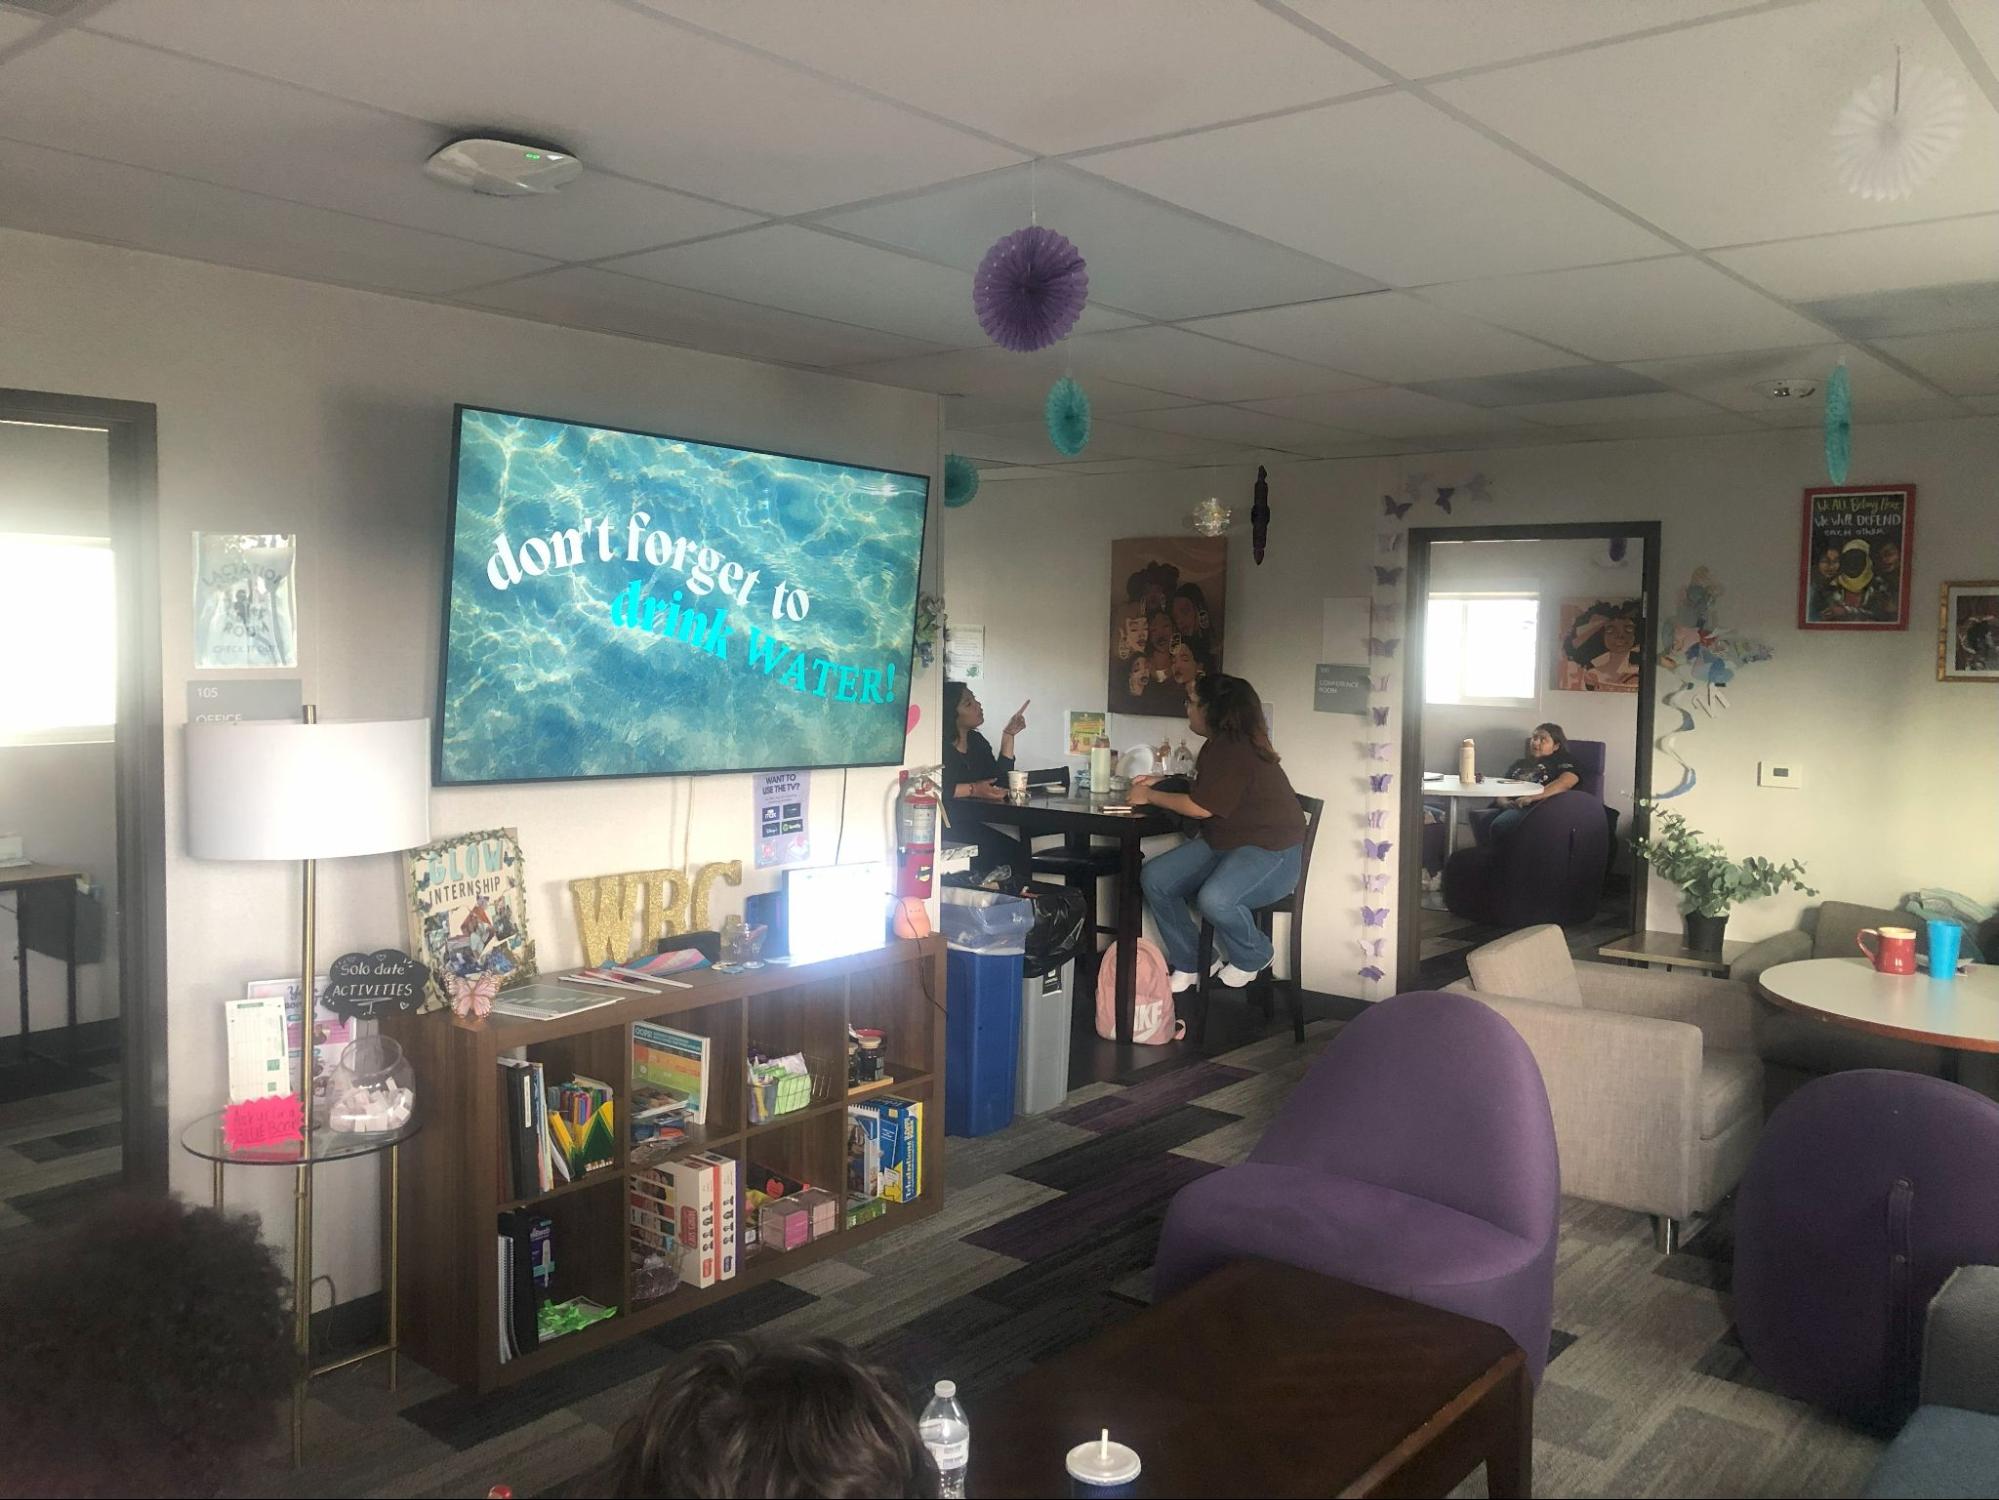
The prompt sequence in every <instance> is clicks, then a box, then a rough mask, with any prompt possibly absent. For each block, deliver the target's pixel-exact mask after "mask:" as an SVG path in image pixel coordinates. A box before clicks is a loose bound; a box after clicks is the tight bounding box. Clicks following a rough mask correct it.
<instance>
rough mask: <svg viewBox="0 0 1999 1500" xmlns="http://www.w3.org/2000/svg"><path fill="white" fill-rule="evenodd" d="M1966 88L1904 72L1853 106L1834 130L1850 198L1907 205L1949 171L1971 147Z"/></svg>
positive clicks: (1874, 85) (1943, 76) (1933, 75)
mask: <svg viewBox="0 0 1999 1500" xmlns="http://www.w3.org/2000/svg"><path fill="white" fill-rule="evenodd" d="M1964 117H1965V95H1964V86H1963V85H1962V84H1961V83H1959V82H1958V80H1957V79H1956V78H1955V77H1954V76H1953V75H1951V74H1949V73H1946V72H1944V71H1943V70H1942V69H1941V68H1930V67H1925V66H1924V65H1923V64H1921V63H1910V64H1908V65H1907V66H1906V67H1904V66H1903V64H1902V52H1901V49H1900V48H1899V47H1898V48H1896V49H1895V69H1894V71H1893V72H1892V73H1883V74H1881V75H1879V76H1878V77H1876V78H1874V79H1873V80H1871V81H1870V82H1868V83H1867V84H1865V85H1864V86H1862V87H1861V88H1860V89H1858V90H1856V91H1855V93H1854V95H1853V97H1852V98H1851V99H1849V100H1847V101H1846V107H1845V108H1844V109H1842V110H1841V111H1840V112H1839V118H1838V119H1837V120H1835V121H1834V122H1833V127H1832V159H1833V170H1834V171H1835V172H1837V173H1838V175H1839V181H1840V185H1841V186H1843V187H1844V188H1845V189H1846V190H1847V191H1848V192H1850V193H1857V194H1858V195H1859V196H1861V197H1862V198H1867V199H1870V200H1873V201H1880V202H1892V201H1894V200H1896V199H1899V198H1906V197H1908V196H1909V195H1910V194H1911V193H1913V192H1915V190H1916V189H1917V188H1919V187H1921V186H1922V185H1923V184H1924V183H1926V182H1928V181H1929V180H1930V179H1931V178H1932V177H1934V176H1936V175H1937V173H1938V172H1940V171H1942V170H1943V164H1944V163H1945V162H1947V161H1949V160H1950V158H1951V156H1952V155H1953V154H1955V152H1956V151H1957V148H1958V145H1959V143H1960V142H1962V141H1963V139H1964Z"/></svg>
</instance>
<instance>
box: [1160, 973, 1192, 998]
mask: <svg viewBox="0 0 1999 1500" xmlns="http://www.w3.org/2000/svg"><path fill="white" fill-rule="evenodd" d="M1166 982H1167V983H1168V984H1169V985H1171V986H1172V989H1173V993H1174V994H1176V995H1184V994H1186V993H1187V991H1189V990H1191V989H1192V988H1193V987H1194V986H1195V985H1197V984H1199V983H1200V982H1201V976H1200V975H1199V974H1195V973H1191V972H1190V971H1188V970H1186V969H1174V970H1172V971H1171V972H1169V973H1168V974H1167V976H1166Z"/></svg>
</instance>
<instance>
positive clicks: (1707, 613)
mask: <svg viewBox="0 0 1999 1500" xmlns="http://www.w3.org/2000/svg"><path fill="white" fill-rule="evenodd" d="M1721 592H1722V590H1721V585H1720V584H1718V583H1716V582H1715V581H1714V575H1713V574H1711V573H1709V572H1708V570H1707V569H1706V568H1704V567H1703V568H1696V569H1694V576H1693V577H1692V578H1690V579H1689V580H1688V581H1687V586H1686V587H1685V588H1683V589H1681V590H1680V602H1679V607H1678V608H1677V609H1675V610H1674V611H1673V615H1672V618H1671V619H1669V620H1667V621H1666V625H1665V634H1664V638H1663V640H1662V641H1661V642H1660V647H1659V665H1660V666H1661V667H1663V668H1664V669H1665V670H1666V671H1668V672H1671V673H1673V674H1674V675H1675V676H1677V677H1678V678H1679V679H1680V685H1679V686H1678V687H1676V688H1674V689H1673V690H1672V691H1670V692H1668V693H1667V694H1665V702H1666V704H1667V706H1668V707H1670V708H1672V709H1673V710H1674V712H1676V713H1678V714H1679V716H1680V723H1679V725H1678V727H1677V728H1674V729H1670V730H1668V731H1667V732H1666V733H1665V734H1663V735H1661V736H1660V737H1659V748H1660V750H1662V751H1663V752H1665V753H1666V754H1667V755H1669V756H1671V757H1672V758H1673V760H1674V762H1675V763H1677V764H1678V766H1679V768H1680V779H1679V781H1678V783H1677V784H1675V785H1674V787H1673V789H1672V790H1671V791H1666V792H1660V793H1659V794H1658V800H1659V801H1661V802H1664V801H1667V800H1668V799H1669V798H1673V797H1679V796H1683V795H1684V794H1686V793H1687V792H1690V791H1692V790H1693V789H1694V785H1695V783H1696V781H1697V780H1698V779H1699V778H1698V777H1697V776H1696V775H1695V773H1694V768H1693V767H1692V766H1690V765H1688V764H1687V763H1686V761H1685V759H1684V758H1682V757H1681V755H1680V753H1679V752H1678V751H1677V750H1676V749H1674V747H1673V742H1674V741H1675V740H1677V739H1678V738H1679V737H1680V736H1681V735H1683V734H1691V733H1692V732H1693V729H1694V716H1693V714H1692V713H1690V712H1688V709H1687V704H1688V703H1689V702H1690V703H1692V704H1693V706H1694V707H1696V708H1698V709H1700V710H1701V712H1703V713H1706V714H1710V715H1711V714H1713V713H1714V710H1715V707H1716V705H1717V704H1718V705H1719V706H1721V707H1722V708H1727V707H1728V696H1727V694H1725V693H1723V692H1722V689H1723V688H1725V687H1727V686H1728V684H1729V683H1731V682H1733V681H1734V680H1735V674H1736V671H1737V670H1738V669H1739V668H1741V667H1746V666H1749V665H1751V664H1752V663H1754V662H1759V661H1768V660H1769V659H1770V658H1771V656H1772V655H1773V654H1774V653H1772V651H1771V650H1770V648H1769V647H1768V646H1767V645H1765V644H1764V643H1763V642H1761V641H1757V640H1750V639H1748V638H1747V637H1744V636H1739V635H1737V634H1736V633H1735V632H1734V631H1733V630H1731V629H1729V628H1727V627H1726V626H1724V625H1722V623H1721V622H1720V620H1719V619H1718V618H1717V613H1718V606H1719V604H1720V601H1721ZM1681 699H1685V700H1686V701H1685V702H1682V701H1676V700H1681Z"/></svg>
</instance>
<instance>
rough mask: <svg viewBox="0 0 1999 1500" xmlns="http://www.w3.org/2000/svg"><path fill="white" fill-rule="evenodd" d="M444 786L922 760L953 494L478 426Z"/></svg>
mask: <svg viewBox="0 0 1999 1500" xmlns="http://www.w3.org/2000/svg"><path fill="white" fill-rule="evenodd" d="M455 438H456V442H455V449H454V453H453V460H452V468H451V523H450V536H451V545H450V553H449V559H448V562H447V568H448V576H447V579H446V585H445V605H444V635H443V648H442V654H443V660H442V663H441V665H440V667H439V672H438V712H437V718H436V730H435V733H436V757H435V758H436V767H435V770H436V780H437V783H438V785H440V786H463V785H470V784H476V783H484V782H501V781H562V780H574V779H578V778H585V777H600V776H664V775H680V774H686V773H696V772H709V771H751V770H781V769H793V768H799V767H810V766H867V765H893V764H895V763H896V762H898V761H900V760H901V758H902V747H903V735H904V727H905V723H906V716H907V713H908V702H909V671H910V650H911V646H912V644H913V635H914V630H915V622H916V578H917V568H918V566H919V564H920V563H921V561H922V557H923V524H924V516H925V510H926V501H927V498H928V493H929V485H930V482H929V480H928V479H927V478H926V477H925V476H923V475H921V474H900V473H895V472H893V471H890V470H886V469H867V468H861V467H858V466H856V465H852V464H839V463H827V462H824V461H821V460H817V459H809V458H793V457H789V456H787V455H784V454H780V453H757V452H753V451H751V450H749V449H746V448H725V447H722V446H720V445H717V444H713V443H695V442H689V441H687V440H685V439H682V438H672V437H660V436H654V435H652V434H650V433H643V432H627V431H623V430H620V429H617V428H610V427H590V426H585V425H583V424H581V423H577V422H562V421H555V420H552V419H550V418H546V417H529V416H521V415H518V414H516V413H513V412H503V411H490V410H487V409H485V408H482V407H473V406H460V407H459V408H458V409H457V430H456V435H455Z"/></svg>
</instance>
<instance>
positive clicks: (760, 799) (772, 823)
mask: <svg viewBox="0 0 1999 1500" xmlns="http://www.w3.org/2000/svg"><path fill="white" fill-rule="evenodd" d="M811 794H812V783H811V781H810V779H809V778H808V777H807V776H806V773H805V772H803V771H759V772H758V773H757V775H756V842H757V868H758V869H759V870H767V869H769V868H770V867H771V866H772V865H795V864H800V863H803V862H804V861H805V860H807V859H809V858H810V857H811V855H812V837H811V835H810V834H809V833H808V832H807V831H806V825H807V823H808V822H809V821H810V820H809V816H808V814H809V810H810V807H811Z"/></svg>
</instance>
